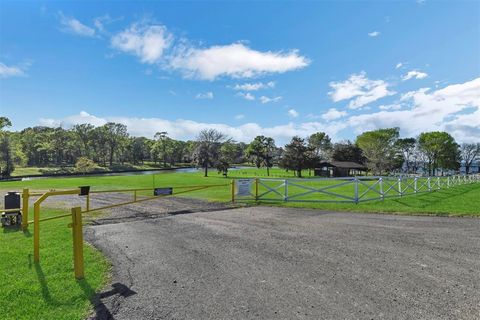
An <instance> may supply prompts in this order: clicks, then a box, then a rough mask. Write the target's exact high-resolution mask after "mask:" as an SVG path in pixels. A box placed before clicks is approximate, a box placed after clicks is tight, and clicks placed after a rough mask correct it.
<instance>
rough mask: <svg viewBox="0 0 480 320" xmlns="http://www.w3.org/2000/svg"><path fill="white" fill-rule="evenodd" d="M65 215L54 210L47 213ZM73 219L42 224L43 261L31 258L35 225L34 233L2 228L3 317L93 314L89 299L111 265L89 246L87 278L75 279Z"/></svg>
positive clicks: (0, 277) (0, 292)
mask: <svg viewBox="0 0 480 320" xmlns="http://www.w3.org/2000/svg"><path fill="white" fill-rule="evenodd" d="M64 213H65V210H59V211H56V210H50V211H49V212H45V215H47V216H53V215H58V214H64ZM69 222H71V219H69V218H62V219H58V220H51V221H45V222H42V224H41V229H40V263H39V264H35V263H34V262H33V237H32V234H31V233H33V226H31V227H30V232H31V233H29V232H27V233H24V232H22V231H17V230H14V229H6V228H3V229H2V230H1V231H0V243H1V244H2V245H1V246H0V257H1V258H0V270H1V272H0V301H1V308H0V310H1V315H0V317H1V319H83V318H85V317H86V316H87V315H88V314H89V313H90V312H91V310H92V304H91V300H92V299H93V297H94V295H95V293H96V292H98V291H99V290H101V289H102V287H103V286H104V285H105V284H106V282H107V280H108V270H109V263H108V262H107V260H106V259H105V258H104V257H103V255H102V254H101V253H100V252H99V251H97V250H96V249H94V248H93V247H91V246H89V245H86V246H85V247H84V258H85V279H84V280H79V281H78V280H76V279H75V277H74V273H73V253H72V230H71V229H69V228H68V227H67V224H68V223H69Z"/></svg>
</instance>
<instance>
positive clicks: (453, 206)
mask: <svg viewBox="0 0 480 320" xmlns="http://www.w3.org/2000/svg"><path fill="white" fill-rule="evenodd" d="M271 174H272V177H273V178H284V177H286V178H293V173H292V172H285V171H283V170H281V169H276V168H275V169H272V170H271ZM307 174H308V172H307ZM264 175H266V170H264V169H256V168H251V169H242V170H234V171H233V170H232V171H231V172H230V175H229V178H233V177H235V178H248V177H258V176H260V177H263V176H264ZM230 181H231V180H230V179H225V178H224V177H223V176H222V175H221V174H218V173H217V172H216V171H214V170H211V171H210V172H209V177H208V178H204V177H203V173H202V172H196V173H161V174H155V175H150V174H149V175H135V176H106V177H75V178H48V179H38V180H31V181H11V182H2V183H0V188H1V189H3V190H6V189H9V190H20V189H21V188H23V187H28V188H31V189H43V190H48V189H52V188H53V189H63V188H72V187H78V186H82V185H90V186H92V189H93V190H102V189H122V188H152V187H153V186H155V187H162V186H164V187H167V186H174V187H180V186H192V185H212V184H220V185H223V186H220V187H215V188H209V189H205V190H201V191H195V192H192V193H185V194H184V195H183V196H187V197H195V198H201V199H206V200H211V201H229V200H230V199H231V189H230V187H229V186H228V184H229V183H230ZM410 182H411V181H410ZM424 182H425V180H419V186H420V185H421V184H422V183H424ZM297 183H299V184H301V185H302V186H307V187H311V188H317V189H318V188H320V187H328V186H331V185H332V184H338V182H337V181H331V180H328V181H324V180H323V181H319V180H311V179H308V178H307V179H304V180H302V181H301V182H297ZM364 183H365V184H366V185H360V187H359V194H362V193H364V192H366V194H365V196H364V199H365V198H373V197H377V196H378V194H377V193H375V191H373V190H370V191H369V190H368V186H370V185H372V184H373V183H374V181H365V182H364ZM390 183H391V184H395V182H392V181H391V182H390ZM432 183H433V182H432ZM264 184H266V185H267V186H269V187H275V186H279V187H280V188H279V189H278V191H279V193H280V194H275V193H270V194H269V195H268V197H269V198H272V199H281V198H282V196H281V194H282V192H283V190H284V189H283V188H282V187H281V186H280V185H281V184H282V182H281V181H275V180H274V179H273V180H268V181H264ZM353 188H354V187H353V185H352V184H345V185H341V186H337V187H335V188H332V189H329V191H331V192H334V193H336V194H339V195H343V196H348V197H352V196H353V193H354V190H353ZM386 188H387V186H386V185H385V186H384V190H385V189H386ZM174 189H175V188H174ZM175 190H176V191H180V190H181V189H178V188H176V189H175ZM374 190H377V191H378V190H379V186H378V185H377V186H375V188H374ZM423 190H426V186H425V185H424V186H423ZM266 191H268V189H267V188H266V187H265V186H260V188H259V194H262V193H263V192H266ZM305 191H307V190H305V189H302V188H301V187H298V186H294V185H290V186H289V196H291V195H299V194H301V193H303V192H305ZM409 191H410V192H411V191H412V187H410V190H409ZM93 196H94V195H93ZM294 198H295V199H297V200H315V199H322V200H344V199H343V198H341V197H335V196H330V195H325V194H319V193H313V194H309V195H305V196H295V197H294ZM292 200H293V199H292ZM250 203H251V204H253V202H252V201H250ZM260 204H272V205H276V206H289V207H301V208H317V209H325V210H343V211H364V212H388V213H405V214H437V215H473V216H475V215H478V216H480V210H479V209H478V208H480V183H476V184H471V185H460V186H456V187H453V188H449V189H442V190H437V191H435V192H429V193H422V194H418V195H408V196H404V197H401V198H400V197H394V198H389V199H385V200H384V201H370V202H364V203H360V204H353V203H315V202H293V201H292V202H283V201H282V202H268V201H263V202H260Z"/></svg>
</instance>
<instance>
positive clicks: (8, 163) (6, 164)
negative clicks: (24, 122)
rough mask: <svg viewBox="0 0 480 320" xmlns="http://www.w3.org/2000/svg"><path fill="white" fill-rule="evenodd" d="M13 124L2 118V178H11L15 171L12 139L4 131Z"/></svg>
mask: <svg viewBox="0 0 480 320" xmlns="http://www.w3.org/2000/svg"><path fill="white" fill-rule="evenodd" d="M11 125H12V123H11V122H10V119H8V118H6V117H0V177H2V178H3V177H9V176H10V174H11V173H12V172H13V170H15V166H14V164H13V156H12V149H11V147H10V138H9V136H8V133H7V132H4V131H3V129H4V128H6V127H10V126H11Z"/></svg>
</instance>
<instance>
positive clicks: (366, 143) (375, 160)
mask: <svg viewBox="0 0 480 320" xmlns="http://www.w3.org/2000/svg"><path fill="white" fill-rule="evenodd" d="M398 137H399V128H389V129H378V130H374V131H367V132H364V133H362V134H361V135H359V136H358V137H357V141H356V144H357V145H358V147H359V148H360V149H362V151H363V155H364V156H365V158H367V167H368V168H369V169H370V170H372V172H373V173H374V174H380V175H381V174H383V173H385V172H387V171H388V170H391V169H393V168H394V167H395V164H396V163H397V162H396V161H397V159H396V158H397V155H398V148H397V145H396V142H397V140H398Z"/></svg>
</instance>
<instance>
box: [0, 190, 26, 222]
mask: <svg viewBox="0 0 480 320" xmlns="http://www.w3.org/2000/svg"><path fill="white" fill-rule="evenodd" d="M4 199H5V209H7V210H8V209H17V208H18V211H9V212H4V213H3V214H2V217H1V223H2V226H15V225H20V224H21V223H22V214H21V211H20V194H19V193H17V192H8V193H7V194H6V195H5V198H4Z"/></svg>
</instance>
